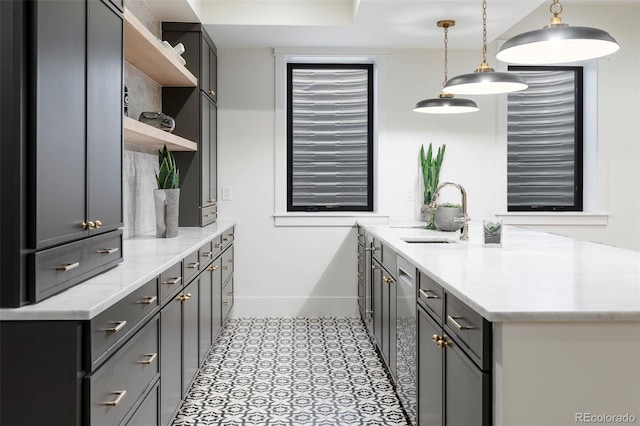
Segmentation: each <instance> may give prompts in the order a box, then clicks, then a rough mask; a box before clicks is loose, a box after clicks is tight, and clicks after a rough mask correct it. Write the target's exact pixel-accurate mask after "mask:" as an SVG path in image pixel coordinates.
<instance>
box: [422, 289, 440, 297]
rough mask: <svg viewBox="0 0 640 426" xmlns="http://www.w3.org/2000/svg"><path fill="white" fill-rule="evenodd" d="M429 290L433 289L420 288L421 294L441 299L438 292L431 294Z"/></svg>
mask: <svg viewBox="0 0 640 426" xmlns="http://www.w3.org/2000/svg"><path fill="white" fill-rule="evenodd" d="M427 291H431V290H423V289H420V294H422V295H424V297H425V298H427V299H440V296H438V295H437V294H429V293H427Z"/></svg>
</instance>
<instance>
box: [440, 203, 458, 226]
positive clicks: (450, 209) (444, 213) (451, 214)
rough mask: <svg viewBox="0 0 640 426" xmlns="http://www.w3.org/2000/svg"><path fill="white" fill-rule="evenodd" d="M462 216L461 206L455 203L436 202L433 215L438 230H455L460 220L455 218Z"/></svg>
mask: <svg viewBox="0 0 640 426" xmlns="http://www.w3.org/2000/svg"><path fill="white" fill-rule="evenodd" d="M461 217H462V206H461V205H460V204H456V203H442V204H438V207H437V208H436V212H435V215H434V220H433V222H434V225H435V227H436V229H438V230H440V231H457V230H459V229H460V228H461V227H462V222H460V221H458V220H456V219H459V218H461Z"/></svg>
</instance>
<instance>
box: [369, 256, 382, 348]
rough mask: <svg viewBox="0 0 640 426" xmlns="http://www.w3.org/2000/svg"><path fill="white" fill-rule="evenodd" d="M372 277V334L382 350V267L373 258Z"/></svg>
mask: <svg viewBox="0 0 640 426" xmlns="http://www.w3.org/2000/svg"><path fill="white" fill-rule="evenodd" d="M371 275H372V277H373V306H372V307H373V335H374V336H375V340H376V344H377V345H378V349H379V350H380V351H381V352H382V267H381V266H380V264H379V263H378V262H377V261H376V260H374V261H373V265H372V266H371Z"/></svg>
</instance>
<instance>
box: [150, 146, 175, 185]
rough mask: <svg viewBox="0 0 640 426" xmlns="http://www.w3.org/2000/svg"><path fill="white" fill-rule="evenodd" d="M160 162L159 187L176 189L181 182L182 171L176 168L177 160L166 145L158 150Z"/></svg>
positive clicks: (157, 174) (157, 177)
mask: <svg viewBox="0 0 640 426" xmlns="http://www.w3.org/2000/svg"><path fill="white" fill-rule="evenodd" d="M158 164H159V166H160V170H159V171H158V173H156V180H157V181H158V189H175V188H178V185H179V183H180V171H179V170H178V169H176V160H175V158H173V154H171V151H169V150H168V149H167V146H166V145H165V146H164V147H163V148H162V149H161V150H158Z"/></svg>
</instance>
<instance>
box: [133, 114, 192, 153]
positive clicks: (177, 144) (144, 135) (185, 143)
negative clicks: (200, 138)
mask: <svg viewBox="0 0 640 426" xmlns="http://www.w3.org/2000/svg"><path fill="white" fill-rule="evenodd" d="M123 118H124V142H125V143H130V144H133V145H141V146H145V147H148V148H157V149H162V146H163V145H167V149H169V150H170V151H197V150H198V144H196V143H195V142H192V141H190V140H188V139H185V138H182V137H180V136H176V135H174V134H172V133H169V132H165V131H164V130H160V129H156V128H155V127H152V126H149V125H148V124H144V123H141V122H139V121H138V120H134V119H133V118H131V117H123Z"/></svg>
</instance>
